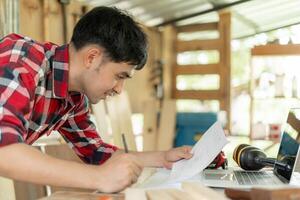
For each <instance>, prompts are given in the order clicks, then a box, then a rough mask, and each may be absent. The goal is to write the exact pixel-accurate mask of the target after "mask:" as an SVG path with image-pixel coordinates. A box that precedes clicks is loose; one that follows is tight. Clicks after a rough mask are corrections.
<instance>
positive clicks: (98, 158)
mask: <svg viewBox="0 0 300 200" xmlns="http://www.w3.org/2000/svg"><path fill="white" fill-rule="evenodd" d="M58 132H60V134H61V135H62V137H63V138H64V139H65V140H66V142H67V143H68V144H69V145H70V146H71V147H72V148H73V150H74V151H75V153H76V154H77V155H78V156H79V157H80V158H81V159H82V160H83V161H84V162H86V163H89V164H95V165H97V164H102V163H103V162H105V161H106V160H107V159H108V158H110V157H111V155H112V153H114V152H115V151H116V150H117V149H118V148H117V147H116V146H113V145H110V144H106V143H104V142H103V140H102V139H101V138H100V136H99V135H98V133H97V131H96V128H95V125H94V124H93V122H92V121H91V120H90V114H89V107H88V100H87V98H86V96H84V95H82V98H81V100H80V103H79V104H78V106H77V108H76V109H75V110H74V111H73V113H72V114H71V115H70V116H69V118H68V119H67V121H66V122H65V123H64V124H63V126H61V127H60V128H59V129H58Z"/></svg>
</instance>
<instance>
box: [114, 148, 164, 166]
mask: <svg viewBox="0 0 300 200" xmlns="http://www.w3.org/2000/svg"><path fill="white" fill-rule="evenodd" d="M121 153H125V152H124V150H122V149H119V150H117V151H116V152H115V153H114V155H117V154H121ZM130 153H131V154H134V155H136V156H137V157H138V158H139V160H140V161H141V162H142V163H143V166H144V167H164V164H165V163H164V154H165V152H164V151H149V152H130Z"/></svg>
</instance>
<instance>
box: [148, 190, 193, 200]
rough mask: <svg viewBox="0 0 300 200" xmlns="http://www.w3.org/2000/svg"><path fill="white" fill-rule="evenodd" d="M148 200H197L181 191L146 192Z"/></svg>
mask: <svg viewBox="0 0 300 200" xmlns="http://www.w3.org/2000/svg"><path fill="white" fill-rule="evenodd" d="M146 195H147V197H148V200H175V199H176V200H195V199H193V198H192V197H191V196H190V195H189V194H188V193H186V192H184V191H182V190H179V189H156V190H146Z"/></svg>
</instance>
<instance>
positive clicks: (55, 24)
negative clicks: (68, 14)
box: [43, 0, 64, 45]
mask: <svg viewBox="0 0 300 200" xmlns="http://www.w3.org/2000/svg"><path fill="white" fill-rule="evenodd" d="M43 2H44V37H45V38H44V39H45V40H46V41H51V42H53V43H56V44H59V45H62V44H64V36H63V23H62V20H63V16H62V10H61V7H60V3H59V2H58V1H52V0H44V1H43ZM51 30H55V31H51Z"/></svg>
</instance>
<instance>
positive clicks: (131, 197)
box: [125, 188, 147, 200]
mask: <svg viewBox="0 0 300 200" xmlns="http://www.w3.org/2000/svg"><path fill="white" fill-rule="evenodd" d="M125 200H147V197H146V191H145V189H144V188H127V189H126V190H125Z"/></svg>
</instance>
